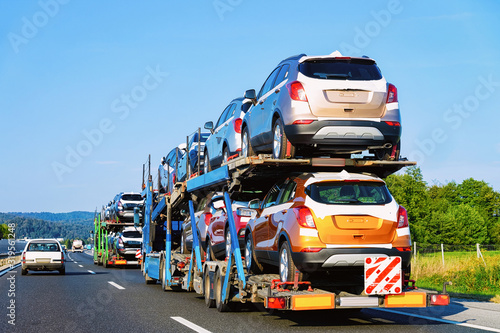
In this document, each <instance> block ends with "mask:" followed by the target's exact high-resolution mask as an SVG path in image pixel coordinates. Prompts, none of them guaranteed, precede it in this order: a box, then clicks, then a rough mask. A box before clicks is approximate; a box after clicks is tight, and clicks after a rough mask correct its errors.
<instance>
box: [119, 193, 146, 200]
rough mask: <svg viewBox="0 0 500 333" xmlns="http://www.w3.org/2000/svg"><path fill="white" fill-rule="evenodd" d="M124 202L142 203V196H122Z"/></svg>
mask: <svg viewBox="0 0 500 333" xmlns="http://www.w3.org/2000/svg"><path fill="white" fill-rule="evenodd" d="M122 200H127V201H141V200H142V197H141V195H140V194H124V195H123V196H122Z"/></svg>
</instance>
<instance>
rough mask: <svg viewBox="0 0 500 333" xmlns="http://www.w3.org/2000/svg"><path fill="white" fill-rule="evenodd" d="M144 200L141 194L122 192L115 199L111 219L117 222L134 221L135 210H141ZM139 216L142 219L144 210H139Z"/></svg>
mask: <svg viewBox="0 0 500 333" xmlns="http://www.w3.org/2000/svg"><path fill="white" fill-rule="evenodd" d="M143 205H144V199H143V198H142V196H141V194H140V193H135V192H121V193H118V194H117V195H116V196H115V198H114V199H113V204H112V206H111V219H112V220H114V221H116V222H130V221H133V220H134V208H135V207H139V208H141V207H142V206H143ZM139 216H140V217H141V218H142V209H139Z"/></svg>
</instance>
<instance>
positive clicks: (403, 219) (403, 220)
mask: <svg viewBox="0 0 500 333" xmlns="http://www.w3.org/2000/svg"><path fill="white" fill-rule="evenodd" d="M407 226H408V213H407V212H406V209H405V208H404V207H403V206H399V209H398V228H405V227H407Z"/></svg>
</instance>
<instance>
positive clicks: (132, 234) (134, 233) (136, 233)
mask: <svg viewBox="0 0 500 333" xmlns="http://www.w3.org/2000/svg"><path fill="white" fill-rule="evenodd" d="M123 237H127V238H141V237H142V235H141V233H140V232H139V231H124V232H123Z"/></svg>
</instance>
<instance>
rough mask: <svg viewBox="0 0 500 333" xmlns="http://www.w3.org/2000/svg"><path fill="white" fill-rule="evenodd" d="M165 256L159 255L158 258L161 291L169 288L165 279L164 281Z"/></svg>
mask: <svg viewBox="0 0 500 333" xmlns="http://www.w3.org/2000/svg"><path fill="white" fill-rule="evenodd" d="M164 269H165V258H164V257H163V255H162V257H161V259H160V281H161V289H162V290H163V291H167V290H168V289H169V288H168V286H167V281H165V271H164Z"/></svg>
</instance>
